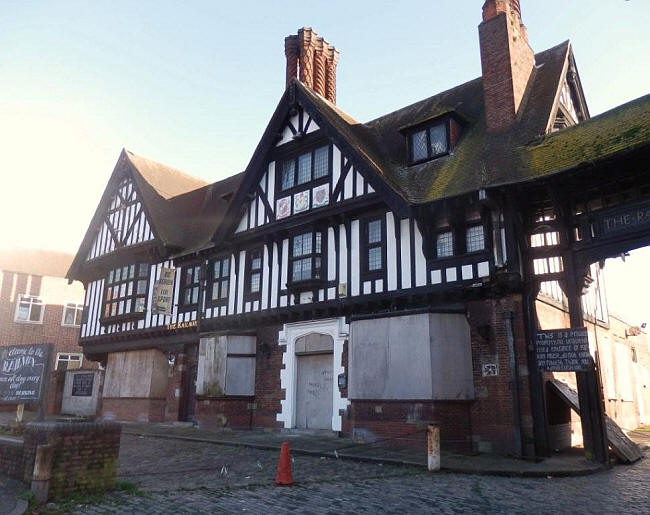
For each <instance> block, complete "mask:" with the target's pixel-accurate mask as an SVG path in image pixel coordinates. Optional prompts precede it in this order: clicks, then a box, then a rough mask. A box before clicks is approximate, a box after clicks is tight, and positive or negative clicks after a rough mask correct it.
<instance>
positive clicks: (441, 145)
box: [409, 122, 449, 164]
mask: <svg viewBox="0 0 650 515" xmlns="http://www.w3.org/2000/svg"><path fill="white" fill-rule="evenodd" d="M447 127H448V124H447V122H442V123H438V124H436V125H432V126H430V127H425V128H422V129H419V130H416V131H415V132H412V133H411V134H410V135H409V161H410V163H411V164H413V163H419V162H422V161H427V160H429V159H433V158H435V157H438V156H442V155H444V154H447V153H448V152H449V138H448V134H447Z"/></svg>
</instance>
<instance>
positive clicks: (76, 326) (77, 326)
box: [61, 324, 81, 329]
mask: <svg viewBox="0 0 650 515" xmlns="http://www.w3.org/2000/svg"><path fill="white" fill-rule="evenodd" d="M61 327H72V328H76V329H78V328H79V327H81V324H79V325H76V324H61Z"/></svg>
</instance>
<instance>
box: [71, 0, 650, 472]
mask: <svg viewBox="0 0 650 515" xmlns="http://www.w3.org/2000/svg"><path fill="white" fill-rule="evenodd" d="M513 30H515V31H516V34H514V33H513ZM525 34H526V33H525V28H524V27H523V24H522V23H521V15H520V9H519V2H518V1H515V0H508V1H503V2H499V1H494V0H488V1H486V2H485V5H484V7H483V22H482V23H481V25H480V26H479V36H480V38H479V39H480V45H481V59H482V65H483V74H482V76H481V77H479V78H477V79H475V80H472V81H469V82H467V83H465V84H462V85H459V86H457V87H455V88H452V89H450V90H448V91H445V92H442V93H440V94H438V95H434V96H432V97H430V98H427V99H425V100H422V101H421V102H417V103H416V104H413V105H411V106H407V107H405V108H403V109H400V110H398V111H395V112H393V113H389V114H387V115H385V116H382V117H380V118H378V119H376V120H372V121H370V122H366V123H359V122H357V121H356V120H354V119H353V118H352V117H351V116H350V115H348V114H346V113H344V112H343V111H342V110H340V109H339V108H338V107H337V106H336V105H335V100H336V65H337V62H338V52H337V51H336V50H335V49H334V47H332V46H331V45H329V44H328V43H327V42H326V41H324V40H323V39H322V38H318V37H317V36H316V34H315V33H314V32H313V31H312V30H311V29H308V28H304V29H301V30H299V31H298V34H297V35H294V36H290V37H288V38H287V39H286V40H285V55H286V58H287V68H286V73H287V83H286V90H285V92H284V94H283V95H282V97H281V99H280V101H279V103H278V105H277V108H276V110H275V112H274V114H273V116H272V118H271V120H270V121H269V123H268V126H267V128H266V130H265V132H264V134H263V136H262V139H261V141H260V143H259V144H258V146H257V148H256V150H255V152H254V153H253V155H252V157H251V160H250V162H249V164H248V166H247V168H246V170H244V172H242V173H241V174H238V175H235V176H232V177H230V178H228V179H225V180H223V181H220V182H217V183H214V184H205V183H202V182H201V181H198V180H197V179H194V178H192V177H190V176H187V175H186V174H183V173H182V172H179V171H177V170H173V169H170V168H168V167H166V166H164V165H160V164H159V163H155V162H153V161H150V160H147V159H144V158H141V157H139V156H136V155H134V154H132V153H130V152H128V151H123V152H122V154H121V156H120V158H119V160H118V163H117V165H116V168H115V170H114V172H113V175H112V177H111V179H110V181H109V184H108V186H107V189H106V192H105V194H104V197H103V199H102V201H101V202H100V204H99V206H98V209H97V213H96V215H95V217H94V219H93V220H92V222H91V225H90V228H89V230H88V233H87V235H86V237H85V239H84V242H83V243H82V245H81V247H80V250H79V253H78V255H77V257H76V260H75V262H74V263H73V266H72V268H71V269H70V272H69V277H70V278H71V279H80V280H82V281H84V283H85V284H86V302H85V306H86V309H85V314H84V322H83V325H82V328H81V344H82V346H83V348H84V352H85V353H86V354H87V355H88V356H91V357H93V358H97V359H101V360H102V361H103V362H104V363H106V366H107V370H106V380H105V387H104V416H106V417H115V418H127V419H136V420H151V421H157V420H176V419H179V418H180V419H186V420H195V421H198V423H200V424H204V425H227V426H231V427H249V428H250V427H275V428H282V427H284V428H306V429H324V430H332V431H340V432H343V433H346V434H353V433H355V434H357V435H359V437H364V435H365V436H368V437H369V438H376V437H377V436H379V437H386V436H389V437H390V436H399V435H401V434H407V433H412V432H413V430H414V428H417V427H419V425H421V424H426V423H427V422H430V421H436V422H439V423H440V424H441V426H442V435H443V436H442V441H443V446H447V447H448V448H453V449H457V450H471V449H478V450H482V451H483V450H487V451H494V452H504V453H511V454H514V455H518V456H521V455H546V454H548V453H549V452H550V449H551V448H552V447H553V448H554V447H555V446H556V445H557V438H556V436H554V434H555V433H554V431H553V428H552V427H550V426H552V425H553V424H552V422H553V419H554V418H557V417H555V416H554V415H553V416H551V417H550V418H551V422H549V416H548V415H549V409H551V408H549V403H548V402H547V395H549V394H548V393H547V390H546V387H545V383H546V382H547V381H548V380H549V379H550V378H551V377H552V374H550V373H542V372H540V371H538V370H537V368H536V364H535V355H534V351H533V347H532V345H533V343H532V342H533V341H534V333H535V331H536V330H537V329H538V328H543V327H544V321H540V319H539V317H538V315H537V311H536V307H535V306H536V301H537V299H538V297H539V295H540V290H541V295H547V296H550V297H553V296H555V297H557V298H558V300H562V299H563V298H564V299H568V311H569V312H570V314H571V325H572V326H576V327H577V326H582V325H583V323H584V322H583V321H584V319H585V317H587V318H589V319H590V320H592V321H594V323H596V324H598V323H600V324H601V325H603V326H605V325H606V324H607V309H606V300H605V299H604V297H603V295H602V292H601V291H600V290H598V289H597V288H594V287H590V286H589V284H590V281H589V280H585V277H587V278H594V277H596V276H598V275H599V274H600V269H599V266H598V264H597V263H598V261H600V260H603V259H604V258H606V257H610V256H613V255H616V254H617V253H620V252H623V251H625V250H629V249H631V248H634V247H635V246H640V245H642V244H647V243H648V240H649V238H650V237H649V236H648V234H650V232H648V227H650V224H649V225H648V226H647V227H646V223H645V221H643V222H639V223H636V224H635V225H634V227H631V228H628V229H620V227H619V226H618V225H617V223H618V222H616V221H613V222H612V221H610V222H606V221H603V216H610V212H611V213H614V214H613V215H611V216H614V217H616V216H619V215H620V216H624V215H625V214H629V213H628V211H629V206H630V203H635V206H637V207H639V206H640V208H642V211H643V212H645V211H644V210H645V207H644V206H645V202H647V199H648V198H650V190H648V188H647V185H646V183H647V176H648V175H647V166H646V165H645V164H644V163H645V162H647V160H646V158H647V156H648V152H649V150H650V147H649V146H648V143H649V142H650V100H649V99H648V97H643V98H641V99H638V100H636V101H633V102H631V103H629V104H626V105H623V106H620V107H618V108H616V109H614V110H612V111H609V112H607V113H604V114H602V115H600V116H598V117H596V118H593V119H590V116H589V112H588V110H587V106H586V101H585V99H584V93H583V91H582V86H581V83H580V79H579V75H578V73H577V68H576V65H575V59H574V56H573V52H572V49H571V45H570V43H569V42H565V43H562V44H560V45H558V46H556V47H553V48H551V49H549V50H546V51H543V52H540V53H538V54H534V53H533V52H532V50H531V49H530V47H529V45H528V42H527V38H526V36H525ZM504 76H506V77H508V80H506V81H504V80H503V77H504ZM594 177H599V180H598V181H596V182H594V180H593V178H594ZM587 184H589V185H590V186H589V187H588V188H587V187H585V185H587ZM595 184H600V186H593V185H595ZM571 192H579V193H571ZM569 193H571V194H569ZM614 204H618V205H617V207H613V206H614ZM633 207H634V206H633ZM616 210H618V211H616ZM626 210H627V211H626ZM619 211H620V213H619ZM616 213H619V215H617V214H616ZM648 219H649V220H650V217H649V218H648ZM614 220H615V218H614ZM621 223H622V222H621ZM608 224H609V225H608ZM619 225H620V224H619ZM610 226H611V227H610ZM644 231H645V232H644ZM594 263H596V264H594ZM170 270H171V272H170ZM165 274H171V277H172V278H173V285H172V286H171V288H170V292H169V294H168V295H166V296H164V295H163V297H165V298H166V300H164V299H163V300H164V302H167V304H169V306H167V307H165V306H162V304H160V302H163V300H161V299H162V297H160V287H161V285H160V278H161V276H164V275H165ZM576 277H580V278H581V279H580V281H577V279H576ZM581 298H582V300H581ZM164 302H163V304H164ZM583 306H584V311H585V312H584V313H583ZM166 309H170V311H166ZM555 309H558V310H561V309H562V308H561V307H558V308H555ZM598 374H599V371H598V363H597V359H596V361H595V363H594V366H593V368H592V370H590V371H588V372H581V373H579V374H578V387H579V390H580V396H581V400H582V402H584V405H586V406H590V407H589V409H588V410H583V416H582V421H583V432H584V436H585V445H586V446H587V449H588V451H589V452H592V453H593V454H594V456H595V457H596V458H597V459H604V458H603V453H605V451H606V442H605V440H604V437H603V431H604V430H603V422H602V420H603V412H604V410H603V407H602V402H601V401H600V400H599V399H600V395H599V393H598ZM552 439H553V442H551V440H552ZM563 444H566V441H564V442H563Z"/></svg>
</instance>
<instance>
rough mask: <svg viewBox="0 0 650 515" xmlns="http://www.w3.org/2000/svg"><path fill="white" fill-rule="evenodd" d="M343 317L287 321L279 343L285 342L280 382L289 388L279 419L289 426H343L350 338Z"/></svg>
mask: <svg viewBox="0 0 650 515" xmlns="http://www.w3.org/2000/svg"><path fill="white" fill-rule="evenodd" d="M348 331H349V328H348V325H347V324H346V323H345V319H343V318H329V319H325V320H311V321H307V322H298V323H295V324H285V326H284V328H283V330H282V331H281V332H280V335H279V341H278V344H279V345H280V346H285V350H284V354H283V356H282V363H283V364H284V369H282V370H281V371H280V384H281V387H282V389H283V390H284V391H285V398H284V399H283V400H282V401H281V412H280V413H278V415H277V420H278V421H280V422H283V423H284V427H285V428H305V429H327V430H330V431H340V430H341V422H342V421H341V411H342V410H344V409H345V408H346V407H347V405H348V404H349V401H348V400H347V399H345V398H342V397H341V393H340V390H339V387H338V377H339V375H341V374H343V372H344V370H343V365H342V358H343V346H344V343H345V341H346V340H347V338H348Z"/></svg>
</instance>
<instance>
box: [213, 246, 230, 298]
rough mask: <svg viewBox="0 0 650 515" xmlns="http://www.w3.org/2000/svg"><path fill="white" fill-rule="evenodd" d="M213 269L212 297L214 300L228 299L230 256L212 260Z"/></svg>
mask: <svg viewBox="0 0 650 515" xmlns="http://www.w3.org/2000/svg"><path fill="white" fill-rule="evenodd" d="M211 271H212V278H211V279H212V287H211V293H210V299H211V300H212V301H213V302H218V301H223V300H226V299H227V298H228V288H229V286H230V258H227V257H226V258H222V259H215V260H214V261H213V262H212V267H211Z"/></svg>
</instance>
